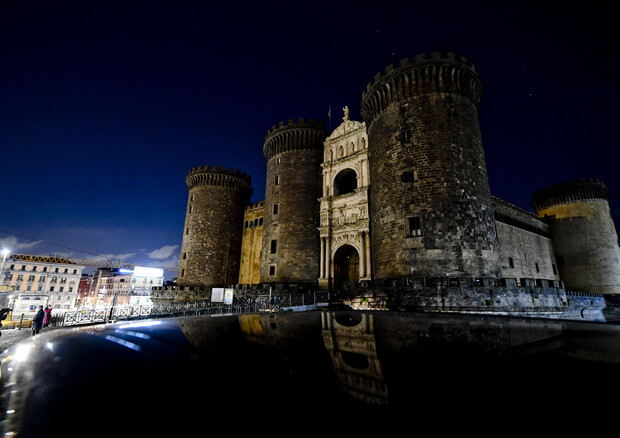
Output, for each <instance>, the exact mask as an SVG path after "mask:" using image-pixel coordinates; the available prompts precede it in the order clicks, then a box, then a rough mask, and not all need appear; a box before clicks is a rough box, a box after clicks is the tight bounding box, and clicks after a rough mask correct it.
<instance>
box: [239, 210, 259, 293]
mask: <svg viewBox="0 0 620 438" xmlns="http://www.w3.org/2000/svg"><path fill="white" fill-rule="evenodd" d="M264 215H265V202H263V201H261V202H256V203H254V204H252V205H248V206H247V207H246V209H245V215H244V218H243V239H242V242H241V262H240V265H239V284H247V285H249V286H252V285H255V284H258V283H260V256H261V251H262V249H263V221H264Z"/></svg>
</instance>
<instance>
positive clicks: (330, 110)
mask: <svg viewBox="0 0 620 438" xmlns="http://www.w3.org/2000/svg"><path fill="white" fill-rule="evenodd" d="M327 118H328V119H331V118H332V106H331V105H330V106H329V111H328V112H327Z"/></svg>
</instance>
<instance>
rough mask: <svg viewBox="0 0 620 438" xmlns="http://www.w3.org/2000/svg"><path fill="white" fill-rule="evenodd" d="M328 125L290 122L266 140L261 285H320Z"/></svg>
mask: <svg viewBox="0 0 620 438" xmlns="http://www.w3.org/2000/svg"><path fill="white" fill-rule="evenodd" d="M325 136H326V133H325V124H324V122H322V121H315V120H313V119H308V120H304V119H298V120H297V121H294V120H289V121H288V122H287V123H284V122H281V123H279V124H278V125H277V126H273V127H272V128H271V129H270V130H269V132H268V133H267V135H266V136H265V143H264V146H263V152H264V154H265V158H266V160H267V181H266V188H265V213H264V226H263V249H262V255H261V266H260V279H261V283H287V282H303V283H316V281H317V277H318V275H319V267H318V263H319V262H318V261H319V235H318V233H317V227H318V224H319V204H318V199H319V198H320V197H321V162H322V157H323V140H325Z"/></svg>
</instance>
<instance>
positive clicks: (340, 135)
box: [319, 107, 372, 288]
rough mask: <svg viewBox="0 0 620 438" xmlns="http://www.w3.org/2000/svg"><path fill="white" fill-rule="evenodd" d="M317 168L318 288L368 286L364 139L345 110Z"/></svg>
mask: <svg viewBox="0 0 620 438" xmlns="http://www.w3.org/2000/svg"><path fill="white" fill-rule="evenodd" d="M321 166H322V169H323V196H322V197H321V199H320V203H321V207H320V209H321V210H320V216H321V222H320V227H319V233H320V237H321V257H320V271H319V286H321V287H324V288H327V287H334V288H339V287H341V286H342V284H343V283H344V282H347V281H360V280H370V279H371V275H372V272H371V271H372V269H371V266H372V265H371V258H370V235H369V216H368V186H369V184H370V181H369V172H368V136H367V134H366V124H365V123H364V122H356V121H353V120H349V111H348V107H344V117H343V122H342V124H341V125H340V126H338V127H337V128H336V129H335V130H334V132H333V133H332V134H331V135H330V136H329V137H327V139H326V140H325V142H324V157H323V164H322V165H321Z"/></svg>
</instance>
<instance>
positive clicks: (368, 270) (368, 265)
mask: <svg viewBox="0 0 620 438" xmlns="http://www.w3.org/2000/svg"><path fill="white" fill-rule="evenodd" d="M364 234H365V235H366V238H365V239H364V243H365V246H366V249H365V251H366V276H367V277H368V278H371V277H372V269H371V266H372V263H371V260H370V236H369V235H368V231H364Z"/></svg>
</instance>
